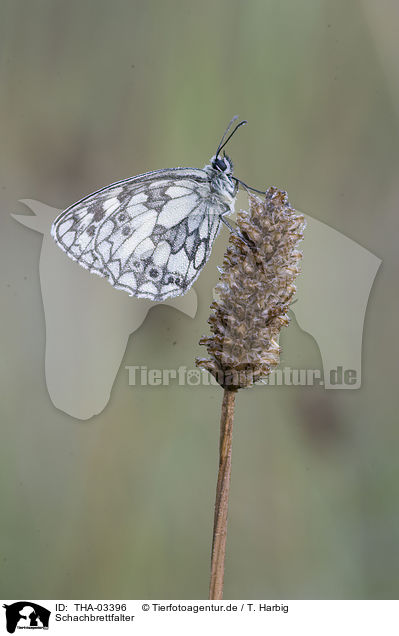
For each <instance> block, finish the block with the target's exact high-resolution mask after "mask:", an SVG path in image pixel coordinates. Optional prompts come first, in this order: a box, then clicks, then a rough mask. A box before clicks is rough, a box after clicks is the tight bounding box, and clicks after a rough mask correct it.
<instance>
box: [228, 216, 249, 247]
mask: <svg viewBox="0 0 399 636" xmlns="http://www.w3.org/2000/svg"><path fill="white" fill-rule="evenodd" d="M220 219H221V221H222V222H223V223H224V224H225V226H226V227H228V228H229V230H230V232H231V233H232V234H235V235H236V236H238V238H240V239H241V240H242V241H244V243H246V244H247V245H248V246H249V247H251V248H252V247H253V243H252V241H250V240H249V239H248V238H245V236H244V235H243V234H242V232H240V230H239V229H238V227H233V226H232V225H231V224H230V223H229V222H228V220H227V219H225V218H224V215H223V214H222V215H221V217H220Z"/></svg>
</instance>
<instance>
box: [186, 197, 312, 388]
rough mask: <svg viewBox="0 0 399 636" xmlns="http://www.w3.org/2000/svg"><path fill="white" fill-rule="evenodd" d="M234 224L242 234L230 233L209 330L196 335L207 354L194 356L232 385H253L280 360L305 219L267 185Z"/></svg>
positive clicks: (266, 374) (211, 371) (284, 198)
mask: <svg viewBox="0 0 399 636" xmlns="http://www.w3.org/2000/svg"><path fill="white" fill-rule="evenodd" d="M237 224H238V227H239V230H240V232H241V234H242V238H241V237H240V236H239V235H238V234H233V233H232V234H231V235H230V240H229V245H228V247H227V251H226V253H225V255H224V260H223V267H222V268H221V270H220V271H221V276H220V279H219V282H218V284H217V286H216V289H215V291H216V293H217V296H218V300H217V301H215V302H213V303H212V304H211V315H210V317H209V320H208V322H209V324H210V326H211V332H212V334H213V335H212V336H210V337H209V338H206V337H203V338H201V340H200V344H201V345H205V346H206V347H207V349H208V354H209V358H197V359H196V364H197V366H199V367H202V368H204V369H207V370H208V371H209V372H210V373H212V375H213V376H214V377H215V378H216V380H217V381H218V383H219V384H220V385H221V386H222V387H224V388H226V389H230V390H237V389H239V388H245V387H248V386H251V385H253V384H254V383H255V382H257V381H258V380H261V379H263V378H265V377H266V376H268V375H269V373H270V371H271V370H272V368H273V367H275V366H276V365H277V364H278V363H279V359H280V347H279V345H278V335H279V332H280V329H281V327H282V326H284V325H288V323H289V318H288V316H287V310H288V308H289V305H290V302H291V300H292V297H293V296H294V294H295V291H296V287H295V278H296V277H297V275H298V273H299V267H298V263H299V260H300V258H301V257H302V253H301V252H300V251H299V250H298V243H299V242H300V241H301V240H302V238H303V230H304V228H305V219H304V217H303V216H302V215H298V214H297V213H296V212H295V210H294V209H293V208H291V206H290V204H289V202H288V198H287V194H286V193H285V192H283V191H281V190H278V189H277V188H274V187H271V188H269V189H268V190H267V192H266V195H265V198H264V200H262V199H260V198H259V197H255V196H253V195H250V197H249V212H244V211H241V212H239V214H238V215H237Z"/></svg>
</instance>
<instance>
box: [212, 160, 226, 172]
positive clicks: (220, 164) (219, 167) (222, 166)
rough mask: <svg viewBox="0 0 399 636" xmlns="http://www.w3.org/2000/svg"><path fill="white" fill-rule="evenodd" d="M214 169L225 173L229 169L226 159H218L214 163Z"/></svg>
mask: <svg viewBox="0 0 399 636" xmlns="http://www.w3.org/2000/svg"><path fill="white" fill-rule="evenodd" d="M213 167H214V168H216V169H217V170H221V171H222V172H224V171H225V170H226V169H227V164H226V162H225V160H224V159H216V161H214V162H213Z"/></svg>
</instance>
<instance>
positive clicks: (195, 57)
mask: <svg viewBox="0 0 399 636" xmlns="http://www.w3.org/2000/svg"><path fill="white" fill-rule="evenodd" d="M398 20H399V5H398V4H397V3H395V2H393V1H392V0H382V1H380V2H376V1H375V0H374V1H373V0H363V1H362V0H357V1H356V0H355V1H353V2H347V1H346V0H302V1H301V2H297V1H295V0H287V1H285V2H281V1H278V0H263V1H262V0H250V1H248V2H243V1H238V0H230V2H228V1H227V0H222V1H216V2H215V1H212V2H211V1H210V0H202V2H201V3H194V2H182V1H176V0H172V1H168V2H162V1H161V0H147V1H144V0H143V1H132V2H128V1H127V0H125V1H121V0H116V1H114V2H112V3H111V2H106V1H105V0H97V1H94V0H86V1H83V2H81V1H80V2H77V1H76V0H72V1H69V2H66V1H65V0H64V1H60V0H51V1H50V0H43V1H42V0H33V1H32V2H26V1H25V2H24V1H21V0H13V1H7V0H3V1H2V3H1V8H0V47H1V59H0V63H1V71H0V73H1V103H0V126H1V153H0V196H1V239H0V240H1V250H0V258H1V285H2V287H1V289H2V294H1V298H0V303H1V315H2V329H1V337H2V341H3V343H2V355H1V362H0V364H1V393H2V397H1V407H0V408H1V446H0V504H1V521H0V567H1V569H0V596H1V597H2V598H5V599H7V598H32V599H40V598H43V599H44V598H55V599H57V598H66V599H68V598H92V599H95V598H99V599H101V598H112V599H118V598H125V599H129V598H133V599H134V598H165V599H167V598H186V599H188V598H206V597H207V591H208V577H209V554H210V543H211V530H212V519H213V504H214V491H215V484H216V474H217V446H218V438H219V431H218V427H219V413H220V405H221V399H222V394H221V391H220V390H219V389H218V388H217V387H212V386H211V387H205V386H200V387H189V386H186V387H179V386H176V385H172V386H169V387H155V388H150V387H129V386H128V377H127V371H126V370H125V365H129V364H130V365H135V364H143V365H147V366H149V367H150V368H151V367H152V368H177V367H179V366H180V365H186V366H187V367H189V368H193V364H194V363H193V361H194V358H195V356H196V355H203V354H204V353H205V350H204V351H201V349H202V348H200V347H199V346H198V339H199V337H200V336H201V335H202V334H203V333H206V332H207V324H206V320H207V317H208V312H209V303H210V301H211V296H212V287H213V285H214V284H215V282H216V280H217V269H216V266H217V265H218V264H219V263H220V262H221V259H222V255H223V251H224V247H225V244H226V241H227V234H226V233H225V232H222V235H221V237H220V238H219V239H218V242H217V245H216V246H215V249H214V251H213V255H212V258H211V260H210V262H209V264H208V266H207V267H206V269H205V270H204V272H203V274H202V275H201V277H200V278H199V280H198V281H197V283H196V286H195V288H196V290H197V293H198V297H199V311H198V313H197V316H196V318H195V320H192V319H190V318H189V317H187V316H185V315H183V314H182V313H179V312H177V311H176V310H174V309H172V308H170V307H161V306H157V307H154V309H152V310H151V311H150V313H149V315H148V318H147V320H146V321H145V322H144V324H143V326H142V327H141V328H140V329H139V330H138V331H137V332H136V333H135V334H134V336H132V337H131V338H130V340H129V344H128V348H127V351H126V354H125V357H124V360H123V362H122V365H121V368H120V371H119V373H118V376H117V378H116V381H115V384H114V387H113V390H112V394H111V399H110V402H109V404H108V406H107V407H106V409H105V410H104V411H103V412H102V413H101V414H100V415H99V416H97V417H94V418H92V419H91V420H89V421H87V422H82V421H79V420H75V419H73V418H71V417H69V416H67V415H66V414H64V413H62V412H60V411H59V410H57V409H56V408H55V407H54V406H53V405H52V403H51V401H50V398H49V396H48V394H47V390H46V385H45V379H44V345H45V324H44V314H43V307H42V301H41V294H40V283H39V275H38V261H39V254H40V249H41V236H40V235H39V234H37V233H34V232H32V231H30V230H28V229H27V228H24V227H22V226H21V225H19V224H17V223H16V222H15V221H14V220H12V219H11V218H10V216H9V215H10V213H11V212H15V213H22V214H23V213H26V208H25V207H24V206H23V205H22V204H20V203H18V201H19V199H22V198H31V199H39V200H40V201H44V202H45V203H47V204H49V205H54V206H55V207H57V208H64V207H66V206H67V205H69V204H71V203H72V202H73V201H75V200H77V199H79V198H81V196H83V195H84V194H87V193H89V192H91V191H94V190H96V189H97V188H99V187H100V186H103V185H105V184H107V183H111V182H112V181H115V180H118V179H121V178H124V177H126V176H129V175H133V174H137V173H140V172H144V171H146V170H152V169H157V168H163V167H174V166H178V165H183V166H184V165H188V166H196V167H202V166H203V165H204V164H205V163H206V162H207V160H208V159H209V157H210V156H211V155H212V154H213V152H214V149H215V146H216V143H217V141H218V139H219V137H220V135H221V133H222V131H223V130H224V127H225V125H226V124H227V122H228V120H229V119H230V117H231V116H233V115H234V114H236V113H238V114H240V116H242V117H245V118H246V119H248V120H249V125H248V126H246V128H245V129H243V130H242V131H240V133H239V134H237V136H236V137H235V139H234V140H233V141H232V142H231V145H230V148H229V153H230V154H231V155H232V157H233V159H234V162H235V172H236V174H237V175H239V177H240V178H241V179H243V180H244V181H246V182H248V183H250V184H251V185H254V186H255V187H265V186H267V185H271V184H273V185H277V186H279V187H282V188H283V189H286V190H287V191H288V194H289V197H290V201H291V202H292V204H293V205H294V206H295V207H296V208H298V209H299V210H302V211H304V212H307V213H309V214H311V215H312V216H315V217H316V218H318V219H319V220H321V221H323V222H325V223H328V224H330V225H331V226H332V227H334V228H336V229H337V230H339V231H340V232H342V233H343V234H345V235H347V236H348V237H350V238H352V239H353V240H355V241H357V242H359V243H360V244H361V245H363V246H364V247H366V248H367V249H369V250H370V251H371V252H373V253H374V254H376V255H377V256H379V257H380V258H381V259H383V264H382V267H381V268H380V271H379V272H378V275H377V278H376V281H375V284H374V287H373V289H372V293H371V296H370V302H369V306H368V311H367V315H366V322H365V331H364V340H363V386H362V388H361V389H360V390H356V391H350V390H349V391H325V390H323V389H322V388H312V387H309V388H303V387H302V388H301V387H297V388H295V387H276V388H272V387H269V388H267V387H257V388H255V389H253V390H248V391H242V392H241V393H240V394H239V396H238V399H237V414H236V421H235V436H234V448H233V475H232V488H231V506H230V516H229V532H228V546H227V549H228V552H227V561H226V576H225V598H232V599H234V598H272V599H278V598H292V599H301V598H320V599H338V598H339V599H346V598H349V599H351V598H397V596H398V591H399V583H398V565H399V557H398V549H397V544H398V539H399V536H398V535H399V504H398V496H397V484H398V480H399V464H398V459H397V457H398V427H397V407H396V406H395V405H396V397H395V396H396V394H397V360H398V344H397V338H396V337H395V336H394V334H395V331H396V328H397V316H398V300H397V265H398V255H397V242H398V214H397V208H398V201H399V185H398V179H397V173H398V167H399V156H398V116H399V112H398V103H399V102H398V98H399V70H398V65H397V58H398V54H399V44H398V40H397V33H396V32H397V25H398ZM104 284H106V283H104ZM115 293H118V292H115ZM119 293H120V292H119ZM317 300H318V299H317V298H315V311H317ZM66 302H67V299H66ZM342 311H343V312H345V307H344V306H343V307H342ZM110 328H112V325H110ZM60 337H62V334H60ZM281 344H282V346H283V349H284V354H283V362H284V361H285V362H286V363H287V364H291V365H292V366H294V365H295V364H297V365H301V366H302V367H303V366H308V367H309V368H321V362H320V352H319V349H318V347H317V344H316V342H315V341H314V339H313V338H312V337H311V336H309V334H306V333H304V332H302V331H301V330H300V329H299V327H298V326H297V324H296V322H295V320H293V321H292V324H291V326H290V327H289V328H288V330H286V331H285V332H284V333H283V335H282V338H281ZM98 346H99V347H101V342H99V343H98ZM394 398H395V399H394Z"/></svg>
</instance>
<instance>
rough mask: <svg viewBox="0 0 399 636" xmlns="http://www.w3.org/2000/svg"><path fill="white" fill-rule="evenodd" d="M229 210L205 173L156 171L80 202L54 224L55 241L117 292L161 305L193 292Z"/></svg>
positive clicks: (189, 169)
mask: <svg viewBox="0 0 399 636" xmlns="http://www.w3.org/2000/svg"><path fill="white" fill-rule="evenodd" d="M231 207H232V206H231V204H229V203H228V202H227V201H226V199H225V197H223V196H221V194H220V193H218V191H217V189H216V190H215V188H214V187H212V184H211V181H210V179H209V176H208V175H207V173H206V172H205V171H203V170H197V169H191V168H176V169H173V170H159V171H156V172H150V173H147V174H144V175H138V176H137V177H133V178H131V179H126V180H124V181H120V182H118V183H115V184H112V185H110V186H107V187H106V188H103V189H102V190H99V191H98V192H95V193H94V194H91V195H89V196H88V197H86V198H85V199H82V200H81V201H79V202H78V203H76V204H74V205H73V206H71V207H70V208H68V209H67V210H66V211H65V212H63V213H62V214H61V215H60V216H59V217H58V218H57V219H56V220H55V222H54V224H53V228H52V234H53V236H54V238H55V240H56V242H57V243H58V245H59V246H60V247H61V248H62V249H63V250H64V251H65V252H66V253H67V254H68V256H70V257H71V258H72V259H73V260H76V261H77V262H79V263H80V264H81V265H82V266H83V267H85V268H86V269H89V270H90V271H91V272H93V273H96V274H99V275H100V276H104V277H106V278H108V280H109V282H110V283H111V284H112V285H113V286H114V287H115V288H116V289H123V290H125V291H127V292H128V293H129V294H131V295H134V296H137V297H139V298H149V299H151V300H158V301H160V300H164V299H165V298H169V297H172V296H179V295H182V294H184V293H185V292H186V291H187V290H188V289H189V288H190V287H191V285H192V284H193V282H194V281H195V280H196V278H197V276H198V275H199V273H200V271H201V269H202V267H203V266H204V265H205V263H206V261H207V260H208V258H209V256H210V252H211V248H212V243H213V241H214V239H215V237H216V235H217V233H218V231H219V228H220V220H221V216H222V215H223V214H226V213H228V212H230V211H231Z"/></svg>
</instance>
